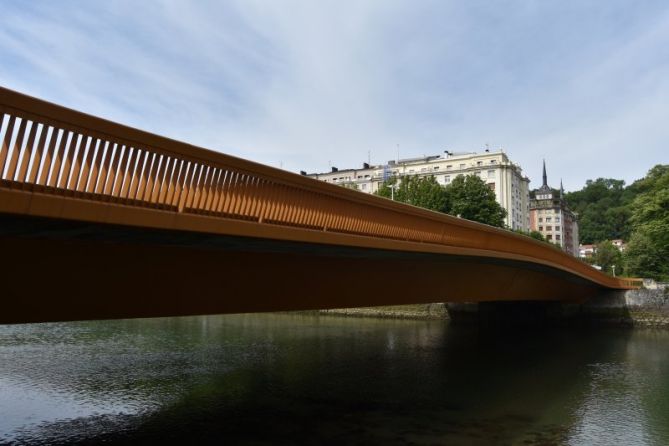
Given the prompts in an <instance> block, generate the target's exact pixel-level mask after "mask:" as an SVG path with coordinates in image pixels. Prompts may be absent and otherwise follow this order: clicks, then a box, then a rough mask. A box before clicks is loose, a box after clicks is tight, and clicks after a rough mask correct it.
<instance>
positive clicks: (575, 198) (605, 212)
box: [565, 178, 636, 243]
mask: <svg viewBox="0 0 669 446" xmlns="http://www.w3.org/2000/svg"><path fill="white" fill-rule="evenodd" d="M628 189H629V190H628ZM635 195H636V194H635V189H634V188H625V182H624V181H623V180H616V179H613V178H597V179H596V180H594V181H593V180H588V181H586V183H585V187H584V188H583V189H581V190H580V191H575V192H570V193H567V194H566V195H565V200H566V201H567V203H569V206H570V207H571V209H572V210H573V211H575V212H576V213H578V215H579V233H580V238H581V241H582V242H583V243H598V242H601V241H604V240H613V239H625V240H627V239H628V238H629V234H630V231H631V224H630V222H629V218H630V210H629V205H630V203H631V201H632V200H633V198H634V196H635Z"/></svg>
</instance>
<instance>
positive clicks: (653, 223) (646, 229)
mask: <svg viewBox="0 0 669 446" xmlns="http://www.w3.org/2000/svg"><path fill="white" fill-rule="evenodd" d="M565 199H566V200H567V203H568V204H569V206H570V207H571V208H572V209H573V210H574V211H576V212H577V213H578V214H579V232H580V239H581V243H584V244H596V245H597V251H598V252H597V254H596V255H595V258H594V259H593V261H594V262H595V263H596V264H598V265H599V266H602V269H603V270H604V271H606V272H612V269H613V266H614V265H615V266H616V271H620V270H621V269H622V268H623V267H624V273H625V274H626V275H628V276H638V277H649V278H653V279H656V280H663V281H666V280H669V165H657V166H655V167H653V168H652V169H651V170H650V171H649V172H648V174H647V175H646V176H645V177H644V178H642V179H640V180H638V181H635V182H634V183H632V184H631V185H629V186H627V187H625V182H624V181H622V180H616V179H612V178H598V179H597V180H594V181H593V180H588V181H587V182H586V184H585V187H583V189H581V190H580V191H575V192H571V193H568V194H566V195H565ZM615 239H622V240H625V241H627V242H628V244H627V248H626V250H625V253H624V255H622V257H620V256H616V253H614V252H613V251H612V248H613V249H615V248H614V247H613V246H612V245H611V246H609V245H610V243H608V242H607V241H609V240H615Z"/></svg>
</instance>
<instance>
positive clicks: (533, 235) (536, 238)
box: [528, 231, 546, 242]
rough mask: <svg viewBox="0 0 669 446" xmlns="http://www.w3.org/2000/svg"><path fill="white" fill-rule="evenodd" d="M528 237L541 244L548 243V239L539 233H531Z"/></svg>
mask: <svg viewBox="0 0 669 446" xmlns="http://www.w3.org/2000/svg"><path fill="white" fill-rule="evenodd" d="M528 235H529V236H530V237H532V238H533V239H535V240H539V241H540V242H545V241H546V237H544V235H543V234H542V233H541V232H539V231H530V232H529V234H528Z"/></svg>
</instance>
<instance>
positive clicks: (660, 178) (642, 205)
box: [624, 165, 669, 281]
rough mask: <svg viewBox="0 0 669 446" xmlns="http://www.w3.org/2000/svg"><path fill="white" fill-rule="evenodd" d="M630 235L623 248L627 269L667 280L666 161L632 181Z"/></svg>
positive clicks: (668, 218)
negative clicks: (634, 191) (633, 188)
mask: <svg viewBox="0 0 669 446" xmlns="http://www.w3.org/2000/svg"><path fill="white" fill-rule="evenodd" d="M635 187H636V191H637V192H638V195H637V196H636V198H635V199H634V201H633V202H632V205H631V217H630V222H631V224H632V227H633V232H632V236H631V238H630V241H629V243H628V245H627V249H626V251H625V256H624V258H625V263H626V273H627V274H629V275H634V276H641V277H650V278H653V279H656V280H663V281H667V280H669V165H657V166H655V167H653V168H652V169H651V170H650V171H649V172H648V175H646V177H645V178H643V179H642V180H639V181H637V182H636V183H635Z"/></svg>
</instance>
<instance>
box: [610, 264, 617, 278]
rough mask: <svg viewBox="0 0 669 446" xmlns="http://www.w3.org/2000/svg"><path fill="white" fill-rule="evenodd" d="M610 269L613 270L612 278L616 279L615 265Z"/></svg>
mask: <svg viewBox="0 0 669 446" xmlns="http://www.w3.org/2000/svg"><path fill="white" fill-rule="evenodd" d="M611 268H613V277H616V265H611Z"/></svg>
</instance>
